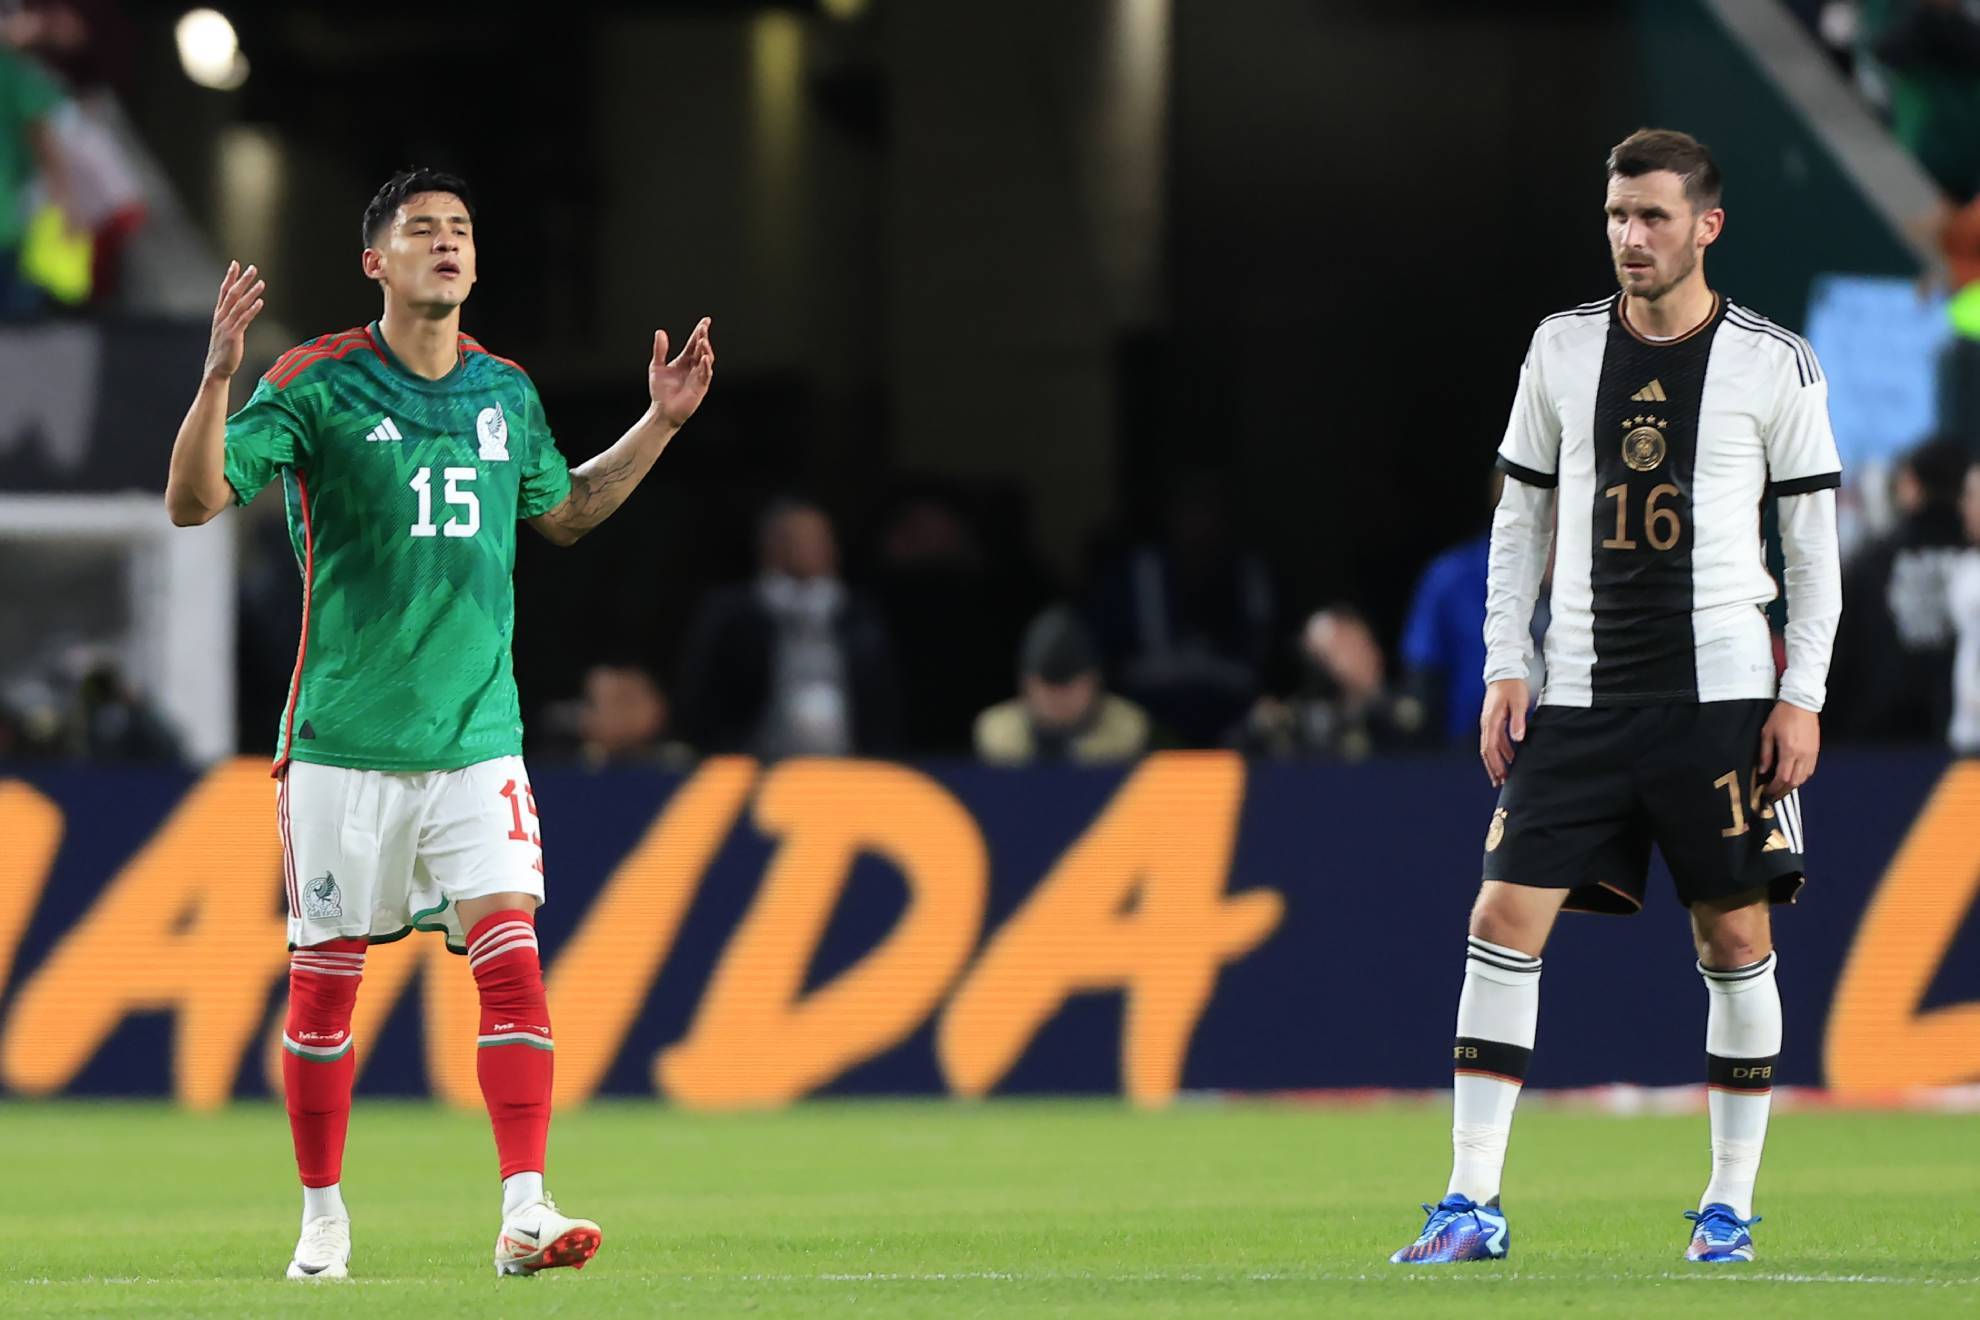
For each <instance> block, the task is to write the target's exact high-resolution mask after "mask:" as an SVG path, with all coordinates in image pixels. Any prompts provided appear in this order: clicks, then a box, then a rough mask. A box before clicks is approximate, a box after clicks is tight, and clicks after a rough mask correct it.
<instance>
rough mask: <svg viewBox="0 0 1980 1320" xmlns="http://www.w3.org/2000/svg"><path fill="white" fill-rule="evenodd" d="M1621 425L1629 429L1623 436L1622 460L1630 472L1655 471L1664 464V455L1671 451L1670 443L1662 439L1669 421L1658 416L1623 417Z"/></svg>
mask: <svg viewBox="0 0 1980 1320" xmlns="http://www.w3.org/2000/svg"><path fill="white" fill-rule="evenodd" d="M1623 425H1624V426H1627V427H1629V428H1631V429H1630V432H1629V434H1628V435H1625V436H1624V437H1623V462H1625V463H1627V464H1628V465H1629V470H1630V471H1631V472H1655V471H1656V470H1657V469H1658V468H1660V467H1662V466H1663V465H1664V457H1665V455H1667V454H1669V453H1670V451H1671V447H1670V443H1669V442H1668V441H1666V440H1665V439H1664V428H1665V427H1666V426H1669V425H1670V423H1669V422H1666V421H1664V420H1663V419H1662V418H1660V417H1625V418H1623Z"/></svg>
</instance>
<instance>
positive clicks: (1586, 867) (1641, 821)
mask: <svg viewBox="0 0 1980 1320" xmlns="http://www.w3.org/2000/svg"><path fill="white" fill-rule="evenodd" d="M1773 707H1774V703H1773V702H1771V701H1712V702H1699V703H1685V704H1673V705H1663V706H1604V707H1596V708H1589V709H1583V708H1578V707H1572V706H1542V707H1540V708H1539V709H1538V710H1536V711H1535V712H1534V713H1533V718H1532V719H1530V720H1529V721H1528V722H1527V728H1526V741H1525V742H1523V743H1519V744H1515V746H1514V749H1513V750H1514V757H1513V765H1512V773H1511V774H1510V775H1509V776H1508V777H1507V779H1506V784H1505V787H1504V788H1503V789H1501V790H1500V792H1499V807H1498V810H1497V811H1495V812H1493V813H1492V823H1491V826H1490V828H1489V829H1488V830H1487V831H1486V835H1485V878H1486V879H1487V880H1504V881H1507V882H1509V883H1511V884H1516V885H1532V886H1534V887H1536V888H1540V889H1567V890H1571V891H1573V892H1571V893H1570V894H1569V895H1568V899H1567V903H1566V905H1565V906H1566V907H1567V909H1568V910H1571V911H1579V912H1607V913H1613V914H1619V915H1627V914H1629V913H1633V912H1636V911H1638V910H1639V909H1641V908H1642V906H1643V892H1644V887H1645V884H1646V882H1647V881H1648V879H1649V871H1650V845H1651V844H1652V843H1655V844H1656V845H1657V849H1658V851H1659V852H1661V853H1663V855H1664V861H1665V863H1666V864H1667V865H1668V866H1669V867H1670V868H1671V877H1672V878H1673V879H1674V880H1676V882H1677V892H1678V898H1679V899H1680V900H1682V901H1683V903H1684V905H1685V906H1686V907H1690V906H1691V905H1692V904H1693V903H1697V902H1700V901H1703V900H1710V899H1721V898H1730V897H1732V896H1734V895H1737V894H1743V893H1747V892H1750V891H1753V890H1765V891H1766V893H1767V897H1768V899H1769V900H1770V901H1772V902H1775V903H1789V902H1792V901H1794V896H1795V892H1796V891H1797V890H1799V889H1800V888H1801V882H1802V861H1801V848H1802V837H1801V803H1800V799H1799V795H1798V794H1794V793H1790V794H1789V795H1788V796H1787V797H1785V798H1783V799H1782V800H1781V801H1780V802H1778V803H1776V804H1773V805H1771V806H1770V805H1768V804H1767V802H1766V800H1765V798H1764V797H1763V796H1762V793H1761V789H1762V785H1761V784H1758V783H1756V782H1755V777H1756V771H1755V766H1756V764H1757V762H1758V760H1759V754H1760V729H1761V726H1762V725H1764V724H1765V723H1766V722H1767V716H1768V714H1769V712H1771V711H1772V710H1773Z"/></svg>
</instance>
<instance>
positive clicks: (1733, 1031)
mask: <svg viewBox="0 0 1980 1320" xmlns="http://www.w3.org/2000/svg"><path fill="white" fill-rule="evenodd" d="M1777 962H1778V959H1777V958H1776V957H1775V956H1774V955H1773V954H1771V953H1770V954H1768V955H1767V956H1766V957H1765V958H1762V959H1761V960H1760V961H1759V962H1755V963H1748V964H1747V965H1746V966H1744V967H1734V968H1732V969H1730V970H1728V971H1715V970H1714V969H1712V968H1710V967H1707V966H1706V965H1705V964H1704V963H1702V962H1701V963H1699V964H1698V971H1699V973H1700V975H1702V976H1703V977H1704V978H1705V989H1706V990H1707V991H1708V992H1709V993H1710V1000H1711V1007H1710V1009H1709V1010H1708V1012H1707V1014H1706V1017H1705V1054H1706V1065H1707V1068H1708V1069H1709V1079H1710V1086H1711V1089H1710V1091H1709V1092H1708V1093H1707V1098H1706V1103H1707V1105H1708V1106H1709V1107H1710V1109H1711V1113H1712V1181H1711V1182H1710V1183H1708V1184H1706V1187H1705V1194H1704V1195H1703V1196H1701V1197H1699V1198H1698V1208H1699V1209H1700V1210H1703V1209H1704V1208H1705V1207H1706V1206H1708V1205H1712V1204H1715V1203H1717V1204H1723V1205H1729V1206H1731V1207H1732V1208H1733V1212H1734V1213H1735V1214H1737V1215H1738V1216H1739V1217H1740V1218H1741V1219H1751V1218H1752V1217H1753V1183H1754V1180H1755V1179H1756V1178H1758V1177H1759V1175H1760V1151H1761V1148H1762V1147H1763V1146H1764V1145H1766V1142H1767V1111H1768V1110H1769V1109H1770V1108H1771V1107H1772V1106H1773V1102H1774V1089H1773V1088H1774V1061H1775V1060H1776V1059H1777V1058H1779V1056H1780V1052H1781V990H1780V986H1779V985H1777V984H1776V983H1775V981H1774V966H1775V964H1776V963H1777Z"/></svg>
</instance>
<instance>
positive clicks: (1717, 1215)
mask: <svg viewBox="0 0 1980 1320" xmlns="http://www.w3.org/2000/svg"><path fill="white" fill-rule="evenodd" d="M1684 1217H1685V1218H1686V1219H1689V1220H1690V1221H1691V1222H1692V1223H1694V1224H1696V1225H1697V1227H1696V1228H1694V1229H1692V1230H1691V1245H1690V1246H1689V1247H1686V1248H1685V1251H1684V1258H1685V1259H1686V1260H1695V1261H1701V1262H1704V1263H1707V1264H1713V1265H1717V1264H1724V1263H1725V1262H1727V1261H1734V1260H1752V1259H1753V1235H1752V1234H1751V1233H1749V1232H1747V1231H1746V1230H1747V1229H1749V1228H1752V1227H1753V1226H1754V1225H1755V1224H1757V1223H1759V1222H1760V1216H1759V1215H1755V1216H1753V1218H1751V1219H1741V1218H1740V1217H1739V1216H1738V1215H1737V1214H1735V1213H1733V1208H1732V1207H1731V1206H1729V1205H1725V1204H1722V1203H1720V1202H1717V1201H1714V1202H1713V1203H1712V1204H1711V1205H1708V1206H1706V1207H1705V1208H1704V1209H1703V1210H1687V1211H1685V1212H1684Z"/></svg>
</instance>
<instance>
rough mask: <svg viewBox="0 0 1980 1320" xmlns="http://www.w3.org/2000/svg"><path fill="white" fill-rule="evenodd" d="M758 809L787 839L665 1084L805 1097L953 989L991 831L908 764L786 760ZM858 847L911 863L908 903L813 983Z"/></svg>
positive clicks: (671, 1058) (731, 1096) (756, 1097)
mask: <svg viewBox="0 0 1980 1320" xmlns="http://www.w3.org/2000/svg"><path fill="white" fill-rule="evenodd" d="M756 823H757V826H758V828H760V829H762V830H763V831H764V832H765V833H767V834H775V835H779V836H781V837H782V840H783V842H782V843H781V845H780V846H779V847H778V849H777V855H776V857H775V859H774V860H773V861H772V862H771V864H770V867H769V869H768V871H767V872H766V873H765V875H764V878H763V884H762V888H761V889H760V890H759V891H758V893H757V896H756V901H755V903H754V904H753V905H752V906H751V907H750V910H749V914H748V915H747V916H746V917H745V918H744V919H743V922H742V924H741V925H740V926H739V927H738V928H737V930H736V934H735V935H734V937H733V938H732V939H731V940H730V942H729V946H728V948H727V949H726V950H724V951H723V954H722V961H721V963H720V965H719V966H718V967H717V968H716V969H715V974H714V976H713V977H712V978H711V979H710V981H709V984H708V991H707V995H706V997H705V998H704V999H703V1000H702V1003H701V1008H700V1009H699V1011H698V1012H697V1013H696V1014H695V1019H694V1023H693V1025H692V1026H691V1027H689V1029H688V1034H687V1036H686V1038H685V1039H683V1040H682V1041H681V1042H680V1043H679V1044H678V1045H675V1046H673V1047H672V1048H670V1049H668V1050H666V1051H664V1052H662V1054H661V1056H660V1059H659V1063H658V1065H657V1069H656V1074H657V1078H658V1081H659V1084H660V1086H661V1087H662V1088H663V1089H664V1090H665V1091H666V1092H667V1094H669V1095H671V1096H673V1097H674V1098H675V1099H677V1100H680V1101H682V1102H684V1103H686V1104H691V1105H702V1106H709V1107H720V1106H739V1105H772V1104H779V1103H782V1102H784V1101H787V1100H795V1099H797V1098H798V1097H799V1096H802V1095H803V1094H805V1093H806V1092H807V1091H810V1090H812V1089H813V1088H814V1087H818V1086H821V1085H823V1084H825V1083H826V1082H829V1081H831V1080H832V1078H834V1077H836V1076H838V1075H839V1074H840V1073H841V1072H844V1071H845V1070H846V1069H847V1068H849V1067H851V1066H852V1065H854V1064H856V1063H859V1062H860V1061H862V1060H864V1059H868V1058H871V1057H873V1056H874V1055H876V1054H880V1053H882V1052H884V1051H886V1050H888V1049H891V1048H893V1047H894V1046H895V1045H897V1044H899V1043H900V1042H901V1041H902V1040H904V1039H906V1038H907V1036H908V1035H909V1034H910V1033H912V1032H913V1031H914V1029H915V1028H916V1027H918V1026H920V1025H921V1023H922V1022H923V1021H925V1020H926V1019H927V1017H928V1015H929V1013H930V1012H931V1011H933V1009H934V1007H935V1005H936V1004H937V1003H939V1002H940V1000H941V997H942V995H943V994H944V993H945V992H946V991H947V990H948V988H949V985H950V983H951V982H952V981H953V980H954V979H955V976H956V973H957V972H959V971H960V970H961V969H962V966H963V963H964V961H965V960H966V959H967V958H968V957H969V953H970V950H971V949H972V948H974V947H975V945H976V937H977V932H978V930H979V928H980V926H981V924H982V921H983V902H984V891H985V888H986V885H987V880H988V869H989V863H988V858H987V856H986V854H985V851H984V846H983V837H982V835H981V834H980V833H979V832H978V830H977V828H976V822H975V820H973V819H972V818H971V817H970V814H969V813H968V812H967V811H965V810H964V809H963V807H962V805H961V804H960V803H958V802H957V801H956V800H955V798H954V797H952V796H950V795H949V793H948V792H947V791H946V790H944V789H943V788H942V786H941V785H939V784H937V783H936V782H935V781H934V780H932V779H930V778H928V777H927V776H926V775H923V774H920V773H918V772H916V771H913V770H909V769H907V768H905V767H902V766H895V765H880V764H874V763H862V762H832V761H786V762H784V763H783V764H782V765H780V766H778V767H777V768H776V769H775V770H773V771H771V772H770V774H769V775H768V777H767V778H766V779H765V781H764V784H763V790H762V792H761V794H760V795H759V797H758V798H757V803H756ZM861 853H875V854H878V855H879V856H881V857H884V858H885V859H886V860H887V861H889V862H891V863H893V865H894V866H895V867H896V868H898V869H899V871H900V873H901V876H902V878H903V879H905V880H906V881H907V886H908V906H907V911H906V912H904V913H903V914H902V915H901V919H900V921H899V922H898V923H897V924H896V925H895V927H894V929H893V930H891V931H890V932H888V934H887V937H886V938H885V939H884V940H882V941H881V942H880V944H879V946H878V947H877V948H875V949H874V950H873V952H871V953H869V954H867V955H866V957H865V958H863V959H862V960H861V961H860V962H859V963H857V964H856V965H854V966H853V967H851V968H849V969H847V970H846V971H844V972H842V973H840V974H839V975H838V976H837V977H835V978H833V980H832V981H831V983H830V984H828V985H826V986H824V987H822V988H821V989H818V990H815V991H813V992H812V993H811V994H809V995H802V991H803V988H804V975H805V970H806V968H807V967H809V966H810V963H811V959H812V955H813V954H814V953H815V952H816V951H817V948H818V941H819V940H820V939H821V938H822V937H823V936H824V934H825V926H826V923H827V922H828V921H829V920H830V919H831V916H832V909H833V908H834V907H835V906H837V904H838V901H839V896H840V894H841V893H843V892H844V890H845V885H846V880H847V878H848V877H849V876H850V875H851V873H852V866H853V862H854V860H855V859H856V858H857V857H858V856H859V854H861ZM801 995H802V997H800V996H801Z"/></svg>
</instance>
